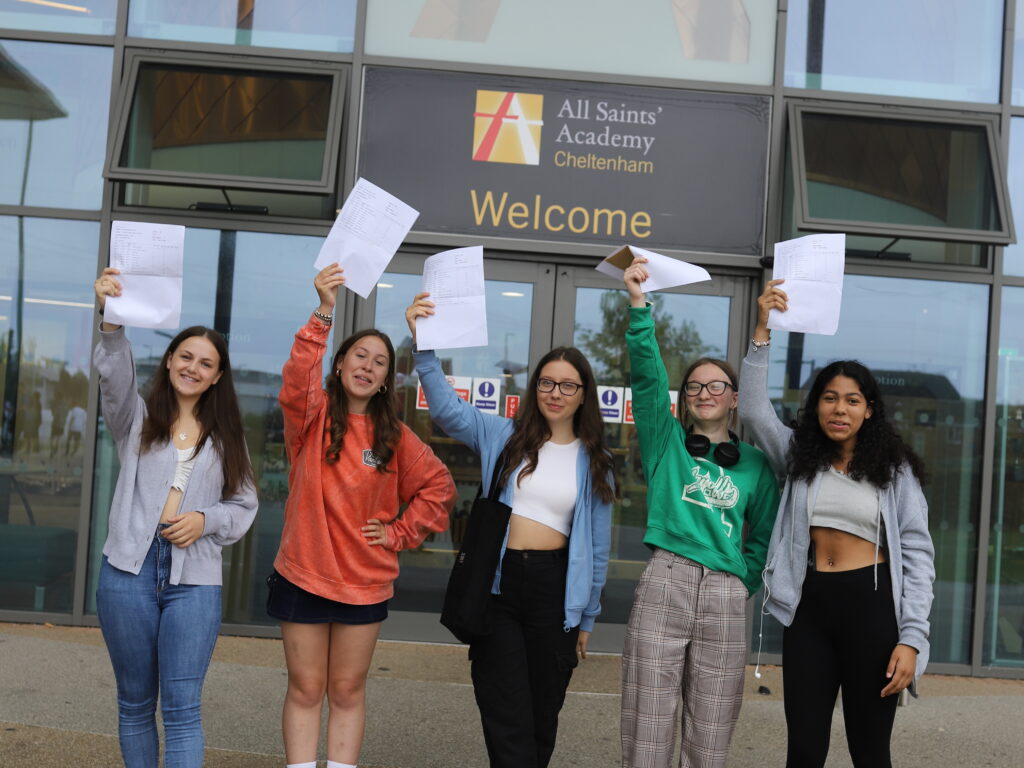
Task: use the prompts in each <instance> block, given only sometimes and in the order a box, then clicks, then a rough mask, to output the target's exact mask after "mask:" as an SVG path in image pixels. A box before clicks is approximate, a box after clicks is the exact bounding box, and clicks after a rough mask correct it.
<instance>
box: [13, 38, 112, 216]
mask: <svg viewBox="0 0 1024 768" xmlns="http://www.w3.org/2000/svg"><path fill="white" fill-rule="evenodd" d="M0 49H2V51H3V53H4V54H5V55H6V56H7V57H8V58H10V59H11V60H12V61H13V62H14V63H15V64H16V65H17V66H18V67H20V68H21V69H22V70H23V71H24V72H25V73H27V74H28V75H29V76H30V78H31V79H32V80H34V81H36V84H37V85H33V84H32V83H31V81H30V80H27V79H26V80H22V81H21V82H22V83H23V90H26V91H27V90H32V93H31V94H26V95H25V96H24V98H29V99H34V100H36V103H40V100H42V101H45V102H48V103H50V104H51V106H52V107H54V108H58V109H60V110H62V111H63V112H64V113H66V114H67V117H53V118H50V119H36V120H33V121H31V132H32V152H31V157H30V158H29V160H28V162H29V173H28V185H27V188H26V190H25V194H24V199H22V178H23V175H24V171H25V162H26V158H25V155H26V151H27V149H28V139H29V129H30V122H29V121H28V120H26V119H23V118H22V119H19V110H18V108H17V107H16V106H9V105H5V106H4V107H2V108H0V168H2V169H3V172H2V173H0V203H4V204H7V205H21V204H24V205H38V206H46V207H51V208H80V209H98V208H99V207H100V202H101V197H102V192H103V178H102V172H103V158H104V153H105V151H106V140H107V112H108V108H109V104H110V71H111V66H112V61H113V49H112V48H103V47H100V46H92V45H63V44H58V43H32V42H20V41H19V42H16V41H11V40H4V41H0Z"/></svg>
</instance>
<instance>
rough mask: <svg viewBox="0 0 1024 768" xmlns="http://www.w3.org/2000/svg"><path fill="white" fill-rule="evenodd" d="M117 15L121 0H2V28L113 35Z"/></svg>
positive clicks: (0, 7)
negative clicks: (65, 0) (81, 0)
mask: <svg viewBox="0 0 1024 768" xmlns="http://www.w3.org/2000/svg"><path fill="white" fill-rule="evenodd" d="M116 16H117V0H91V1H90V2H89V4H88V6H86V5H83V4H81V3H74V2H71V3H58V2H26V0H0V29H26V30H39V31H43V32H73V33H77V34H85V35H112V34H114V25H115V23H116Z"/></svg>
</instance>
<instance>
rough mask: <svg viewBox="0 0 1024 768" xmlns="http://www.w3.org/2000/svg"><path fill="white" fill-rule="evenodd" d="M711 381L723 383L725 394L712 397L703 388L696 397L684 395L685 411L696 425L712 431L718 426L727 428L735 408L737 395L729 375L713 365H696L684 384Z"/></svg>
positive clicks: (706, 389)
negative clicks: (725, 385)
mask: <svg viewBox="0 0 1024 768" xmlns="http://www.w3.org/2000/svg"><path fill="white" fill-rule="evenodd" d="M712 381H724V382H725V383H726V384H729V385H730V386H727V387H726V388H725V392H723V393H722V394H720V395H713V394H711V391H710V390H709V389H708V388H707V387H706V386H705V387H701V390H700V392H699V393H698V394H696V395H691V394H688V393H687V394H686V409H687V411H689V413H690V417H691V418H692V419H693V420H694V421H695V422H696V423H697V425H699V426H701V427H703V428H704V429H713V428H715V427H717V426H720V425H723V424H724V425H726V426H728V422H729V417H730V416H731V415H732V412H733V410H735V408H736V404H737V402H738V398H739V395H738V394H737V393H736V390H735V389H734V388H733V387H732V385H731V382H730V380H729V375H728V374H727V373H726V372H725V371H723V370H722V369H721V368H719V367H718V366H717V365H715V364H714V363H704V364H703V365H698V366H697V367H696V368H694V369H693V370H692V371H690V375H689V376H688V377H687V379H686V384H691V383H697V384H710V383H711V382H712Z"/></svg>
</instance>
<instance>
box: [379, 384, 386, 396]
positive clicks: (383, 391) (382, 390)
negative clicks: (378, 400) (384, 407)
mask: <svg viewBox="0 0 1024 768" xmlns="http://www.w3.org/2000/svg"><path fill="white" fill-rule="evenodd" d="M387 391H388V385H387V384H382V385H381V388H380V389H378V390H377V394H378V395H386V394H387Z"/></svg>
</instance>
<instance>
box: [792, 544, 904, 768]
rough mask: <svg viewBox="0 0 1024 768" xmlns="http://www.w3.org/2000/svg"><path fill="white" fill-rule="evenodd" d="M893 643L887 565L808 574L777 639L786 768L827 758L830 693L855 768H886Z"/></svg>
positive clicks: (892, 712) (817, 764)
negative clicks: (839, 698) (839, 699)
mask: <svg viewBox="0 0 1024 768" xmlns="http://www.w3.org/2000/svg"><path fill="white" fill-rule="evenodd" d="M898 640H899V629H898V627H897V626H896V610H895V608H894V607H893V599H892V579H891V577H890V575H889V565H888V564H887V563H879V564H878V588H877V589H876V588H875V576H874V567H873V566H868V567H867V568H858V569H857V570H854V571H839V572H822V571H814V570H809V571H808V572H807V577H806V579H805V580H804V586H803V594H802V595H801V598H800V605H799V607H798V608H797V611H796V616H795V617H794V619H793V623H792V624H791V625H790V626H789V627H787V628H786V631H785V634H784V635H783V640H782V683H783V697H784V700H785V706H786V729H787V732H788V736H789V748H788V754H787V757H786V768H821V766H824V765H825V759H826V758H827V757H828V743H829V734H830V732H831V728H832V711H833V709H834V708H835V702H836V694H837V693H838V692H839V691H840V689H841V690H842V694H843V720H844V721H845V723H846V739H847V742H848V743H849V746H850V756H851V757H852V758H853V764H854V766H856V768H889V767H890V766H891V765H892V763H891V761H890V757H889V740H890V737H891V736H892V724H893V720H894V719H895V717H896V704H897V701H898V700H899V696H898V695H895V694H894V695H892V696H886V697H885V698H884V699H883V698H882V697H881V691H882V688H884V687H885V685H886V684H887V683H888V680H887V679H886V677H885V670H886V667H887V666H888V664H889V657H890V656H891V655H892V652H893V649H894V648H895V647H896V644H897V642H898Z"/></svg>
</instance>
